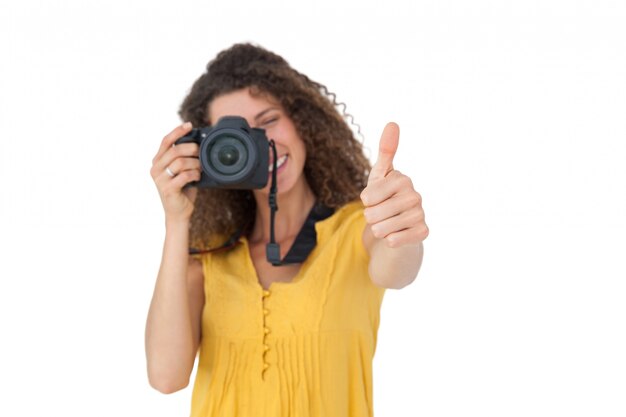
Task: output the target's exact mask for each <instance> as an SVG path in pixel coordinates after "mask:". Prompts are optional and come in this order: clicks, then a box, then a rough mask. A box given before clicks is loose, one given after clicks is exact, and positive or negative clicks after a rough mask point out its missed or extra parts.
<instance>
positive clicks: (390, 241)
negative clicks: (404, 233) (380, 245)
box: [385, 236, 398, 248]
mask: <svg viewBox="0 0 626 417" xmlns="http://www.w3.org/2000/svg"><path fill="white" fill-rule="evenodd" d="M385 245H387V247H389V248H395V247H397V246H398V241H397V239H396V238H395V237H394V236H388V237H386V238H385Z"/></svg>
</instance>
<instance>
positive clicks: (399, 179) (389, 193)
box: [361, 123, 428, 248]
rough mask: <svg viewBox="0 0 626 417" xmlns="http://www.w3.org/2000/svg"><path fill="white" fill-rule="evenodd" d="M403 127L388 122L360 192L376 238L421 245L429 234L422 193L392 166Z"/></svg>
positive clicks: (394, 244)
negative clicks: (365, 182)
mask: <svg viewBox="0 0 626 417" xmlns="http://www.w3.org/2000/svg"><path fill="white" fill-rule="evenodd" d="M399 140H400V128H399V127H398V125H397V124H395V123H388V124H387V126H385V129H384V130H383V134H382V136H381V138H380V145H379V147H378V159H377V161H376V163H375V164H374V166H373V167H372V170H371V171H370V175H369V178H368V181H367V186H366V187H365V189H364V190H363V192H362V193H361V201H362V202H363V204H364V205H365V211H364V216H365V220H366V222H367V224H368V226H369V228H370V229H371V233H372V235H373V236H374V238H376V240H378V241H380V240H384V242H385V244H386V245H387V246H388V247H390V248H397V247H401V246H409V245H419V244H420V243H421V242H422V241H423V240H424V239H426V237H427V236H428V226H426V223H425V221H424V210H423V209H422V197H421V196H420V194H419V193H418V192H417V191H415V189H414V188H413V183H412V181H411V179H410V178H409V177H407V176H406V175H404V174H402V173H400V171H397V170H395V169H394V168H393V158H394V156H395V154H396V151H397V150H398V142H399Z"/></svg>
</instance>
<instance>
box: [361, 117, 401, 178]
mask: <svg viewBox="0 0 626 417" xmlns="http://www.w3.org/2000/svg"><path fill="white" fill-rule="evenodd" d="M399 141H400V127H399V126H398V125H397V124H396V123H394V122H390V123H387V126H385V129H384V130H383V134H382V135H381V137H380V143H379V145H378V159H377V160H376V163H375V164H374V166H373V167H372V170H371V171H370V175H369V178H368V180H367V182H368V183H370V182H372V181H374V180H379V179H382V178H385V176H386V175H387V174H388V173H389V172H391V171H393V157H394V156H395V155H396V151H397V150H398V142H399Z"/></svg>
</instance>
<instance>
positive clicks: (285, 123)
mask: <svg viewBox="0 0 626 417" xmlns="http://www.w3.org/2000/svg"><path fill="white" fill-rule="evenodd" d="M208 110H209V121H210V123H211V125H212V126H214V125H215V124H216V123H217V121H218V120H219V119H220V118H221V117H223V116H241V117H243V118H244V119H246V120H247V121H248V124H249V125H250V127H257V128H261V129H265V134H266V135H267V137H268V139H273V140H274V142H275V143H276V153H277V154H278V170H277V171H276V181H277V187H278V193H285V192H288V191H290V190H291V189H293V188H294V186H308V185H306V180H305V179H304V175H303V169H304V163H305V160H306V148H305V146H304V142H303V141H302V140H301V139H300V137H299V136H298V133H297V132H296V127H295V125H294V124H293V122H292V121H291V119H289V117H287V115H286V114H285V112H284V110H283V109H282V107H281V106H280V104H279V103H278V101H276V100H274V99H271V98H269V97H268V96H267V95H254V96H253V95H252V94H250V91H249V89H247V88H245V89H241V90H236V91H233V92H231V93H226V94H223V95H221V96H218V97H216V98H215V99H213V101H212V102H211V103H210V104H209V109H208ZM272 166H273V153H272V152H271V149H270V167H272ZM270 169H271V168H270ZM270 184H271V173H270V181H268V184H267V186H266V187H265V188H263V190H260V191H261V192H263V193H268V192H269V187H270Z"/></svg>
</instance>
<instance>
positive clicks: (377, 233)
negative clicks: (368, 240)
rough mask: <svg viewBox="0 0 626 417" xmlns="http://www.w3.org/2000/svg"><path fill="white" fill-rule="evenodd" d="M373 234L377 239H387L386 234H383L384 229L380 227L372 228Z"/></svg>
mask: <svg viewBox="0 0 626 417" xmlns="http://www.w3.org/2000/svg"><path fill="white" fill-rule="evenodd" d="M372 234H373V235H374V237H375V238H377V239H382V238H384V237H385V234H384V233H383V230H382V228H381V227H380V226H378V225H374V226H372Z"/></svg>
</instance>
